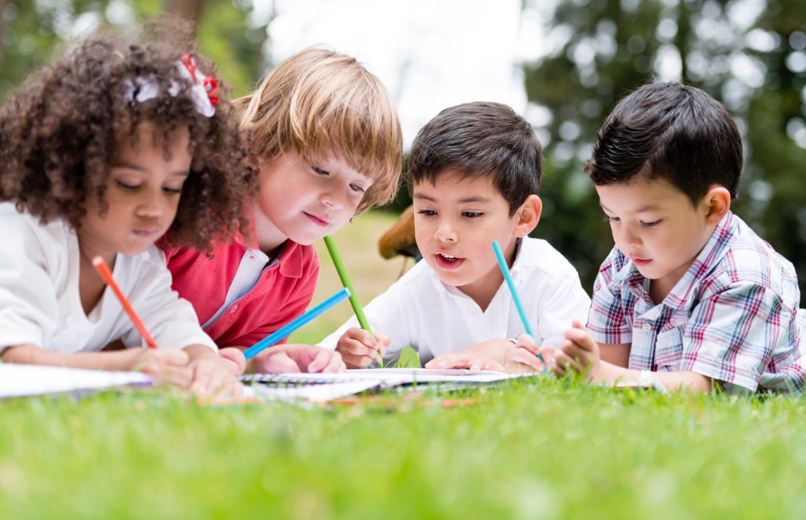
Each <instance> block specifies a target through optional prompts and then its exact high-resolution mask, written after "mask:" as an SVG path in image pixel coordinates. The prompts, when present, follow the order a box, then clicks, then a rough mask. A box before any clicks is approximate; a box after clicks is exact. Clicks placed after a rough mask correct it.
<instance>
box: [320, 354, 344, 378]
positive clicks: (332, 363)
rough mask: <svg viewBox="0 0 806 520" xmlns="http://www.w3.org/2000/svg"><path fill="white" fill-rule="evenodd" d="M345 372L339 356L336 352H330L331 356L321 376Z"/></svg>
mask: <svg viewBox="0 0 806 520" xmlns="http://www.w3.org/2000/svg"><path fill="white" fill-rule="evenodd" d="M346 370H347V366H345V364H344V361H342V359H341V355H339V353H338V352H331V355H330V356H329V357H328V361H327V365H325V366H324V367H323V368H322V370H321V372H322V373H323V374H335V373H338V372H345V371H346Z"/></svg>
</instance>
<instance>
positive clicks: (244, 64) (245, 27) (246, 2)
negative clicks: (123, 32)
mask: <svg viewBox="0 0 806 520" xmlns="http://www.w3.org/2000/svg"><path fill="white" fill-rule="evenodd" d="M163 11H167V12H171V13H174V14H177V15H179V16H182V17H185V18H190V19H192V20H194V21H195V22H196V23H197V25H198V30H197V33H196V35H197V39H198V41H199V47H200V49H201V51H202V52H203V53H204V54H206V55H207V56H208V57H210V58H211V59H212V60H213V61H214V62H215V63H216V65H217V66H218V68H219V71H220V73H221V75H222V76H223V78H224V79H225V80H226V82H227V83H228V84H229V85H230V86H232V87H233V89H234V93H233V95H235V96H238V95H243V94H245V93H247V92H249V91H251V90H252V87H253V86H254V83H255V82H256V81H257V80H258V79H259V78H260V77H261V75H262V74H263V71H264V70H265V68H266V63H265V61H264V59H263V53H262V50H263V46H264V44H265V43H266V41H267V39H268V33H267V25H268V22H269V21H268V20H265V21H260V22H255V21H253V17H252V16H251V15H252V13H253V11H254V5H253V4H252V2H251V0H236V1H232V2H225V1H216V2H207V3H205V2H204V0H165V3H164V4H163V1H162V0H74V1H71V2H67V1H51V2H42V1H38V0H0V14H2V17H0V43H1V45H0V100H2V99H5V97H6V95H7V93H8V92H9V90H10V89H12V88H13V87H14V86H15V85H17V84H19V83H20V82H21V81H22V80H23V78H25V76H27V75H28V74H29V73H30V72H32V71H33V70H36V69H37V68H39V67H41V66H42V65H43V64H44V63H45V62H46V61H47V60H48V59H49V57H50V55H51V53H52V52H53V51H54V50H55V49H56V48H57V47H58V46H59V45H61V44H63V43H65V42H67V41H69V40H71V39H72V38H75V37H77V36H80V35H82V34H83V33H85V32H86V31H88V30H90V29H92V27H94V26H96V25H98V24H102V23H108V24H112V25H121V26H124V25H126V24H130V23H132V22H140V21H143V20H146V19H148V18H150V17H153V16H156V15H159V14H160V13H161V12H163Z"/></svg>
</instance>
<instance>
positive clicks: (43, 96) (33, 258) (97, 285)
mask: <svg viewBox="0 0 806 520" xmlns="http://www.w3.org/2000/svg"><path fill="white" fill-rule="evenodd" d="M178 34H179V35H178V36H177V35H174V36H168V33H167V31H166V28H165V27H164V26H163V28H162V29H160V28H159V27H156V28H154V27H152V28H151V31H150V34H144V35H141V36H140V38H141V41H149V44H148V45H138V44H126V43H124V42H122V41H121V39H119V38H117V37H112V36H110V35H100V36H95V37H91V38H89V39H87V40H85V41H84V42H83V43H80V44H79V45H78V46H76V47H75V48H73V49H72V50H70V51H68V52H67V53H66V54H65V55H64V56H63V57H61V58H60V59H57V60H56V61H54V62H53V63H51V64H50V65H48V66H46V67H45V68H44V69H43V70H41V71H40V72H39V73H37V74H35V75H34V76H33V77H31V78H29V80H27V81H26V82H25V83H24V84H23V85H22V86H21V87H20V88H19V90H18V91H17V93H16V94H15V95H14V96H12V97H11V99H10V100H9V101H8V102H7V103H6V104H5V105H4V106H3V107H2V109H0V164H2V165H3V169H2V173H0V201H2V202H0V229H2V230H3V240H2V243H0V359H2V361H4V362H14V363H33V364H43V365H62V366H71V367H83V368H101V369H107V370H136V369H142V370H144V371H146V372H148V373H151V374H154V375H155V376H156V377H157V378H158V379H162V378H164V379H166V380H168V381H171V382H173V383H175V384H178V385H180V386H191V387H192V388H193V389H194V390H196V391H198V392H200V393H205V392H207V391H212V390H216V389H220V390H224V391H233V390H235V391H237V390H238V389H239V383H238V382H237V380H236V379H235V377H234V376H233V374H235V373H240V372H241V371H242V370H243V366H242V363H243V360H242V359H237V358H236V359H234V360H232V361H231V360H228V359H224V358H221V357H219V356H218V355H217V348H216V345H215V343H213V342H212V341H211V340H210V338H209V337H208V336H207V335H206V334H205V333H204V332H203V331H202V329H201V327H199V323H198V320H197V318H196V315H195V313H194V311H193V308H192V306H191V305H190V304H189V303H188V302H186V301H184V300H182V299H179V298H178V297H177V296H176V294H175V293H174V292H172V291H171V276H170V273H169V271H168V270H167V269H166V267H165V260H164V257H163V255H162V253H161V252H159V250H157V249H156V248H155V247H154V246H153V244H154V242H155V241H156V240H157V239H159V238H160V237H162V236H163V235H165V237H166V240H167V241H168V242H169V243H172V244H177V245H186V246H193V247H195V248H199V249H201V250H203V251H204V250H209V249H210V244H211V240H216V239H217V240H227V239H229V238H230V237H231V236H232V235H233V233H235V232H236V231H237V230H238V229H240V228H241V226H243V225H244V224H245V221H244V220H243V219H242V217H241V215H242V211H241V204H242V201H243V200H244V198H245V194H246V193H247V192H248V191H251V190H253V189H254V188H253V185H254V184H255V182H256V181H255V172H254V170H253V169H252V168H251V167H249V166H247V163H246V161H245V152H244V146H243V144H242V138H241V136H240V134H239V131H238V129H237V120H236V119H234V115H233V110H232V107H231V106H230V104H229V103H227V102H224V101H221V102H219V100H218V98H217V97H216V95H217V92H216V89H217V84H216V81H215V80H214V79H213V78H212V77H210V76H206V74H212V73H213V67H212V64H211V63H210V62H208V61H207V60H205V59H204V58H203V57H201V56H199V55H197V54H188V53H189V52H192V51H193V48H192V46H190V45H188V43H187V41H188V40H187V39H186V38H183V37H182V36H181V35H182V34H183V33H182V32H181V31H179V32H178ZM146 38H147V39H146ZM202 71H203V72H202ZM96 256H101V257H102V258H103V259H104V260H106V262H107V263H108V264H109V265H110V266H111V268H112V269H113V273H114V278H115V279H116V281H117V282H118V284H119V285H120V286H121V288H122V290H123V292H124V293H126V294H127V295H128V297H129V299H130V300H131V303H132V306H133V307H134V308H135V309H136V311H137V312H138V314H139V315H140V317H141V319H142V321H143V322H144V324H145V326H146V328H147V329H148V330H149V331H150V332H151V334H152V335H153V336H154V338H155V340H156V343H157V344H158V345H159V346H160V347H162V348H164V350H160V349H158V350H153V349H142V348H133V349H123V350H115V351H103V352H100V351H101V350H102V349H104V348H105V347H107V346H108V345H109V344H111V343H114V342H122V344H123V345H124V346H126V347H139V346H141V345H142V344H143V343H142V339H141V337H140V335H139V334H138V332H137V330H136V329H135V327H134V326H133V325H132V323H131V321H130V320H129V319H128V317H127V315H126V314H125V313H124V312H123V308H122V306H121V304H120V302H119V301H118V300H117V299H116V298H115V295H114V294H113V293H112V292H111V291H108V290H106V289H105V285H104V283H103V281H102V279H101V278H100V277H99V275H98V274H97V273H96V272H95V270H94V268H93V265H92V261H93V258H94V257H96ZM239 364H240V365H241V366H238V365H239Z"/></svg>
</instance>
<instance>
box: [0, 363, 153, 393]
mask: <svg viewBox="0 0 806 520" xmlns="http://www.w3.org/2000/svg"><path fill="white" fill-rule="evenodd" d="M132 384H134V385H150V384H151V378H150V377H149V376H147V375H146V374H143V373H142V372H106V371H103V370H83V369H80V368H65V367H49V366H41V365H16V364H13V363H0V399H2V398H6V397H23V396H30V395H43V394H54V393H60V392H77V391H83V390H100V389H103V388H112V387H116V386H123V385H132Z"/></svg>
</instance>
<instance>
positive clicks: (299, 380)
mask: <svg viewBox="0 0 806 520" xmlns="http://www.w3.org/2000/svg"><path fill="white" fill-rule="evenodd" d="M524 375H527V376H529V375H533V374H505V373H503V372H493V371H491V370H463V369H444V370H438V369H431V368H364V369H353V370H347V371H346V372H341V373H337V374H318V373H317V374H309V373H301V374H251V375H247V376H241V380H242V381H244V382H257V383H278V384H283V383H285V384H305V383H308V384H324V383H337V382H346V381H364V380H373V381H380V382H382V383H384V384H386V385H407V384H414V383H468V384H474V383H475V384H479V383H494V382H496V381H504V380H506V379H513V378H517V377H523V376H524Z"/></svg>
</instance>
